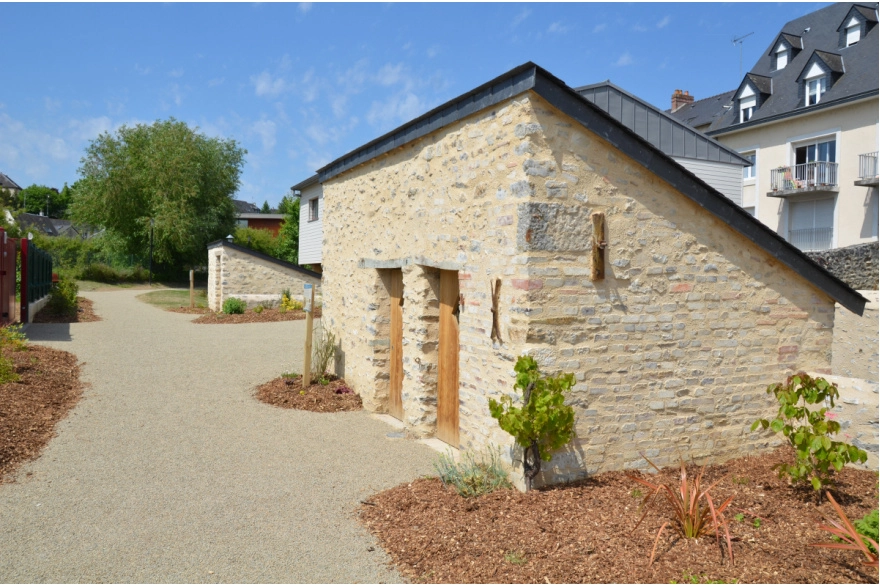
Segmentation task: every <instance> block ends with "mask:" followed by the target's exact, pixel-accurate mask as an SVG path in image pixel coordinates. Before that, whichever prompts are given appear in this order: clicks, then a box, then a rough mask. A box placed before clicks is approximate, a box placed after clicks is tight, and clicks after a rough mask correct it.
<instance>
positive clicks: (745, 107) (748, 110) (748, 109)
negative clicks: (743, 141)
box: [739, 96, 758, 122]
mask: <svg viewBox="0 0 880 587" xmlns="http://www.w3.org/2000/svg"><path fill="white" fill-rule="evenodd" d="M757 104H758V100H757V98H755V96H752V97H751V98H741V99H740V101H739V121H740V122H748V120H749V119H750V118H751V117H752V115H753V114H754V113H755V106H756V105H757Z"/></svg>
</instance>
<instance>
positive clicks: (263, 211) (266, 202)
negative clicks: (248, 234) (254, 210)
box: [260, 200, 272, 214]
mask: <svg viewBox="0 0 880 587" xmlns="http://www.w3.org/2000/svg"><path fill="white" fill-rule="evenodd" d="M271 213H272V208H270V207H269V200H264V201H263V207H262V208H260V214H271Z"/></svg>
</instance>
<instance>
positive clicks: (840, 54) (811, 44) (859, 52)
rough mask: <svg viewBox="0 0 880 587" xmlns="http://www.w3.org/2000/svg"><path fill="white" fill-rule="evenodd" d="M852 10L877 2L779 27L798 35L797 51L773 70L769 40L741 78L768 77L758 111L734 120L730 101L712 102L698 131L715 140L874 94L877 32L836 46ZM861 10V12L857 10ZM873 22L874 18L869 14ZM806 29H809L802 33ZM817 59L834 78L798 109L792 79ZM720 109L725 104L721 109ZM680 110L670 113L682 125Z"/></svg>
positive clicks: (836, 8)
mask: <svg viewBox="0 0 880 587" xmlns="http://www.w3.org/2000/svg"><path fill="white" fill-rule="evenodd" d="M854 7H856V8H858V12H859V13H860V14H864V13H865V12H867V13H869V14H870V13H872V12H873V11H874V10H876V8H877V4H876V3H873V4H866V5H861V4H853V3H838V4H832V5H831V6H828V7H826V8H823V9H821V10H817V11H815V12H811V13H810V14H807V15H805V16H802V17H800V18H797V19H795V20H792V21H791V22H788V23H786V25H785V26H784V27H782V31H781V33H780V34H784V35H792V36H800V38H801V41H802V43H803V50H802V51H800V52H798V53H797V55H794V57H793V58H792V59H791V60H790V61H789V63H788V65H787V66H786V67H785V68H783V69H782V70H773V69H771V67H772V64H771V63H772V62H771V53H772V51H773V49H774V48H775V44H776V42H777V40H778V39H779V35H777V36H776V37H774V39H773V45H770V46H769V47H768V48H767V50H766V51H764V52H763V53H762V54H761V57H760V58H759V59H758V62H757V63H756V64H755V66H754V67H752V69H751V70H750V71H749V73H748V74H747V75H748V76H753V75H754V74H756V75H759V76H764V77H767V78H771V79H772V90H773V92H772V94H771V95H770V96H768V97H767V98H766V99H765V100H764V101H763V103H762V104H761V105H760V107H759V108H758V109H757V110H756V111H755V113H754V114H753V115H752V118H751V119H750V120H749V121H748V122H743V123H740V122H739V113H738V112H736V108H734V107H732V106H733V103H732V102H730V101H728V102H727V103H725V104H718V110H716V112H715V114H716V116H715V117H714V119H713V122H712V124H711V125H710V126H709V128H708V129H706V130H705V131H704V132H705V133H706V134H707V135H709V136H717V135H720V134H724V133H726V132H730V131H733V130H739V129H741V128H748V127H752V126H757V125H759V124H762V123H764V122H770V121H774V120H778V119H780V118H786V117H788V116H795V115H801V114H803V113H805V112H812V111H817V110H823V109H826V108H829V107H832V106H835V105H839V104H845V103H847V102H850V101H855V100H859V99H862V98H867V97H871V96H877V95H878V86H880V84H878V77H880V76H878V69H880V67H878V50H880V47H878V29H880V27H877V26H872V27H871V28H870V30H869V31H868V32H867V34H866V35H865V36H864V37H863V38H862V39H861V40H859V42H858V43H856V44H855V45H853V46H851V47H840V46H839V45H840V33H839V32H838V28H839V27H840V24H841V23H842V22H843V20H844V19H845V18H846V17H847V15H848V14H849V13H850V11H851V10H852V9H853V8H854ZM859 7H861V8H859ZM871 19H873V20H876V17H874V16H871ZM808 29H809V30H808ZM814 54H815V55H816V56H817V57H819V58H820V59H821V60H822V62H824V63H825V64H826V65H827V66H828V67H829V68H830V69H831V70H832V71H833V72H835V74H838V75H839V77H838V79H836V81H835V82H834V84H833V85H830V86H829V87H828V90H827V91H826V92H825V93H824V94H822V99H821V100H820V101H819V103H818V104H814V105H812V106H804V99H803V94H802V93H801V92H799V83H798V79H799V77H800V75H801V73H802V72H803V71H804V67H805V66H806V64H807V62H808V61H809V60H810V59H811V58H812V57H813V55H814ZM723 106H731V107H730V108H727V109H725V108H723ZM687 114H688V113H687V111H686V109H685V108H681V109H680V110H678V111H676V112H674V113H673V114H672V115H673V116H675V117H676V118H678V119H679V120H682V121H684V122H687V120H686V119H685V117H686V116H687ZM688 124H691V125H692V126H693V123H692V122H688Z"/></svg>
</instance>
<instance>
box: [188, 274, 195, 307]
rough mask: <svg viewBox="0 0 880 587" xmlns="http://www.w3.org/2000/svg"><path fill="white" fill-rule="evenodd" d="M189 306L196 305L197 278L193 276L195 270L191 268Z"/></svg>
mask: <svg viewBox="0 0 880 587" xmlns="http://www.w3.org/2000/svg"><path fill="white" fill-rule="evenodd" d="M189 307H190V308H195V307H196V289H195V278H194V277H193V270H192V269H190V270H189Z"/></svg>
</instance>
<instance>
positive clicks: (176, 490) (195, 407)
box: [0, 290, 436, 583]
mask: <svg viewBox="0 0 880 587" xmlns="http://www.w3.org/2000/svg"><path fill="white" fill-rule="evenodd" d="M139 293H143V292H140V291H131V290H122V291H116V292H89V293H86V294H85V295H86V296H87V297H89V298H91V299H92V300H94V301H95V311H96V313H97V314H98V315H99V316H101V317H102V318H103V321H101V322H93V323H86V324H71V325H56V324H34V325H31V326H29V327H28V331H27V332H28V336H29V337H30V339H31V340H32V341H33V342H37V343H40V344H46V345H49V346H52V347H55V348H59V349H63V350H66V351H69V352H72V353H74V354H76V355H77V356H78V357H79V359H80V361H81V362H83V363H85V366H84V367H83V378H84V380H85V382H86V383H87V384H90V387H89V388H88V389H87V390H86V392H85V395H84V397H83V400H82V401H81V402H80V404H79V405H78V406H77V407H76V409H75V410H74V411H73V413H72V414H71V415H70V416H69V417H68V418H67V419H66V420H65V421H63V422H62V423H61V424H60V425H59V427H58V436H57V437H56V438H55V439H53V440H52V441H51V443H50V444H49V446H48V447H47V448H46V450H45V451H44V452H43V455H42V456H41V457H40V458H39V459H37V460H36V461H34V462H33V463H30V464H28V465H25V466H24V467H23V468H22V469H20V472H19V475H18V480H17V482H15V483H10V484H6V485H0V583H37V582H40V583H41V582H48V583H82V582H87V583H198V582H223V583H252V582H257V583H276V582H280V583H358V582H366V583H380V582H401V577H400V576H399V575H398V574H396V572H394V571H393V570H391V569H390V568H388V567H387V566H386V564H387V561H388V558H387V556H386V555H385V553H384V552H383V551H382V550H381V548H379V547H378V545H377V544H376V543H375V541H374V540H373V539H372V537H371V536H370V535H369V533H367V532H366V531H365V530H364V529H363V528H362V527H361V526H360V525H359V523H358V521H357V519H356V516H355V514H354V510H355V509H356V507H357V506H358V501H359V500H361V499H364V498H365V497H367V496H368V495H370V494H372V493H374V492H376V491H378V490H381V489H384V488H387V487H391V486H393V485H396V484H398V483H402V482H405V481H410V480H412V479H414V478H416V477H418V476H419V475H423V474H427V473H431V470H432V467H431V463H432V462H433V460H434V458H435V457H436V453H435V452H433V451H432V450H431V449H429V448H428V447H426V446H424V445H421V444H418V443H415V442H411V441H404V440H393V439H390V438H388V437H387V436H386V434H387V433H388V432H390V431H391V428H390V427H388V426H387V425H386V424H384V423H382V422H380V421H378V420H376V419H374V418H372V417H370V416H369V415H368V414H367V413H365V412H357V413H345V414H314V413H310V412H297V411H295V410H282V409H278V408H273V407H271V406H267V405H264V404H261V403H260V402H257V401H256V400H254V399H253V398H252V397H251V394H252V392H253V388H254V386H256V385H257V384H259V383H262V382H264V381H267V380H269V379H271V378H273V377H275V376H277V375H278V374H279V373H281V372H282V371H284V370H288V369H290V368H294V369H297V370H301V367H302V340H303V334H304V326H305V325H304V322H303V321H297V322H277V323H264V324H241V325H197V324H190V323H189V321H190V320H192V318H193V317H192V316H188V315H183V314H173V313H170V312H163V311H161V310H158V309H156V308H154V307H152V306H149V305H147V304H145V303H142V302H140V301H139V300H136V299H135V296H136V295H137V294H139Z"/></svg>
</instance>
